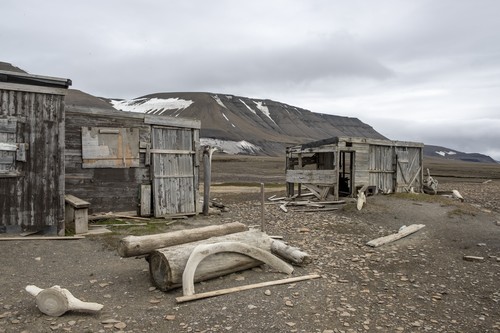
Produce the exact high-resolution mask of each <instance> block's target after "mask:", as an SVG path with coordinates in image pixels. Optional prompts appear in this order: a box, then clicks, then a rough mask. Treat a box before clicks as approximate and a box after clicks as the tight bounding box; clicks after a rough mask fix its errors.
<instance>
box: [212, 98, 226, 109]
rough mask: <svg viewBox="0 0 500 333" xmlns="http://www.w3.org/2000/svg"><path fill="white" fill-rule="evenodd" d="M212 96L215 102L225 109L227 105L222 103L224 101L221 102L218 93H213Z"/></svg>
mask: <svg viewBox="0 0 500 333" xmlns="http://www.w3.org/2000/svg"><path fill="white" fill-rule="evenodd" d="M212 98H213V99H214V100H215V101H216V102H217V104H219V105H220V106H222V107H223V108H224V109H227V107H226V106H225V105H224V103H222V101H221V100H220V97H219V96H218V95H213V96H212Z"/></svg>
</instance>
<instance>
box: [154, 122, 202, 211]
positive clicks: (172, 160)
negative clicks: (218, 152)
mask: <svg viewBox="0 0 500 333" xmlns="http://www.w3.org/2000/svg"><path fill="white" fill-rule="evenodd" d="M193 139H194V137H193V131H192V130H191V129H174V128H166V127H154V128H153V141H152V147H153V150H152V151H153V152H154V151H156V153H154V156H153V159H152V160H153V170H154V178H153V180H154V181H153V193H154V196H155V198H156V199H157V200H156V202H155V205H154V213H155V216H162V215H166V214H176V213H196V202H195V197H196V196H195V192H196V191H197V190H198V189H197V186H195V184H194V180H195V179H194V174H193V171H194V170H195V164H194V161H193V160H194V158H195V157H196V155H195V150H194V148H195V147H194V144H193ZM162 151H163V152H162ZM175 151H179V152H182V153H172V152H175ZM191 152H192V153H191ZM196 173H197V169H196Z"/></svg>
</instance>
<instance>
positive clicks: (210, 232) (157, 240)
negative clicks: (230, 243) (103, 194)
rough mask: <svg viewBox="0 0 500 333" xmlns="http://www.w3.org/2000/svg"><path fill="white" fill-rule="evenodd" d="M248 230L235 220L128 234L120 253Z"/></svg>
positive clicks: (131, 253)
mask: <svg viewBox="0 0 500 333" xmlns="http://www.w3.org/2000/svg"><path fill="white" fill-rule="evenodd" d="M245 230H248V227H247V226H245V225H244V224H243V223H239V222H233V223H227V224H223V225H214V226H208V227H202V228H196V229H187V230H179V231H173V232H168V233H163V234H156V235H148V236H127V237H125V238H123V239H122V240H121V241H120V244H119V245H118V253H119V254H120V256H122V257H133V256H138V255H142V254H147V253H150V252H151V251H153V250H155V249H159V248H163V247H168V246H173V245H179V244H184V243H189V242H194V241H199V240H202V239H207V238H210V237H214V236H222V235H227V234H232V233H236V232H241V231H245Z"/></svg>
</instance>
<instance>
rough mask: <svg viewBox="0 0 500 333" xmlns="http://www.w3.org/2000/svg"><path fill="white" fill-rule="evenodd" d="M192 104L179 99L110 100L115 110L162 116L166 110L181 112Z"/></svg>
mask: <svg viewBox="0 0 500 333" xmlns="http://www.w3.org/2000/svg"><path fill="white" fill-rule="evenodd" d="M193 103H194V102H193V101H191V100H184V99H179V98H167V99H164V98H136V99H131V100H111V105H113V107H114V108H115V109H117V110H122V111H130V112H139V113H148V114H162V113H163V112H165V111H166V110H179V111H182V110H184V109H185V108H187V107H189V106H190V105H191V104H193ZM177 115H178V114H177ZM177 115H176V116H177Z"/></svg>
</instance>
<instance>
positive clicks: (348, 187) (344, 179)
mask: <svg viewBox="0 0 500 333" xmlns="http://www.w3.org/2000/svg"><path fill="white" fill-rule="evenodd" d="M354 157H355V153H354V152H353V151H340V152H339V195H340V196H351V195H353V193H354V192H353V184H355V182H354V166H355V162H354V161H355V160H354Z"/></svg>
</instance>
